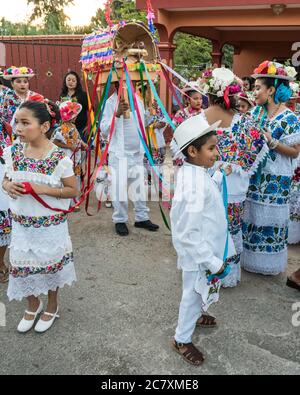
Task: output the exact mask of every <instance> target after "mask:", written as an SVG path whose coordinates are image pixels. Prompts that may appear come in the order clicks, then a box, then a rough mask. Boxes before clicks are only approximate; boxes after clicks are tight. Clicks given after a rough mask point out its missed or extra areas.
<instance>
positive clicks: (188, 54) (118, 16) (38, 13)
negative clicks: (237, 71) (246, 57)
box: [0, 0, 233, 78]
mask: <svg viewBox="0 0 300 395" xmlns="http://www.w3.org/2000/svg"><path fill="white" fill-rule="evenodd" d="M83 1H84V0H83ZM27 2H28V4H31V5H33V12H32V15H31V17H30V21H33V20H41V25H39V26H32V25H31V24H30V23H28V24H26V23H11V22H9V21H7V20H5V19H4V18H2V19H0V34H2V35H35V34H62V33H65V34H66V33H69V34H72V33H73V34H86V33H90V32H91V31H92V30H94V29H95V28H98V27H102V28H105V27H107V22H106V20H105V10H104V9H101V8H99V9H98V10H97V12H96V14H95V16H94V17H92V19H91V23H90V25H88V26H77V27H70V26H69V25H68V23H67V22H68V17H67V16H66V15H65V13H64V7H65V6H68V5H72V4H73V0H45V1H42V0H27ZM111 19H112V21H115V22H117V21H120V20H126V21H129V20H139V21H143V22H144V23H145V24H147V18H146V12H143V11H137V10H136V6H135V1H134V0H114V1H113V2H112V5H111ZM174 43H175V44H176V46H177V48H176V50H175V54H174V64H175V69H176V70H177V71H178V72H179V73H180V74H182V75H183V76H185V77H186V78H198V77H199V75H200V71H201V70H203V69H204V68H205V67H206V66H207V65H208V64H210V62H211V52H212V44H211V42H210V41H209V40H207V39H205V38H201V37H196V36H192V35H189V34H186V33H181V32H179V33H177V34H176V35H175V39H174ZM223 53H224V56H223V64H224V65H226V67H231V66H232V63H233V47H232V46H230V45H225V46H224V47H223Z"/></svg>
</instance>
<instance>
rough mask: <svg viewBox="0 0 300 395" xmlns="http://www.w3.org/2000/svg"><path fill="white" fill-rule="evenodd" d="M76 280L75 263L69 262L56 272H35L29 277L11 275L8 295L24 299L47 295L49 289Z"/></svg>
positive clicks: (53, 289) (16, 298)
mask: <svg viewBox="0 0 300 395" xmlns="http://www.w3.org/2000/svg"><path fill="white" fill-rule="evenodd" d="M74 281H76V273H75V268H74V264H73V263H72V262H70V263H68V264H67V265H66V266H65V267H64V268H63V269H62V270H60V271H58V272H56V273H54V274H34V275H29V276H27V277H17V278H14V277H12V276H9V283H8V290H7V296H8V299H9V300H10V301H11V300H22V299H23V298H27V297H28V296H31V295H33V296H35V297H37V296H39V295H42V294H44V295H47V294H48V291H55V290H56V289H57V288H63V287H64V285H66V284H67V285H70V286H71V285H72V283H73V282H74Z"/></svg>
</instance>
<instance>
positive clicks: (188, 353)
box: [174, 339, 204, 363]
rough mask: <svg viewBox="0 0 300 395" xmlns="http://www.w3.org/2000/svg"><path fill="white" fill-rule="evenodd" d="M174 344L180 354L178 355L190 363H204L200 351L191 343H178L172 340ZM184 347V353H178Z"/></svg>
mask: <svg viewBox="0 0 300 395" xmlns="http://www.w3.org/2000/svg"><path fill="white" fill-rule="evenodd" d="M174 344H175V347H176V348H177V350H178V351H179V352H180V354H181V355H182V356H183V357H185V358H186V359H188V360H189V361H191V362H192V363H196V362H203V361H204V356H203V354H202V352H201V351H200V350H198V348H197V347H196V346H195V345H194V344H193V343H178V342H177V341H176V340H175V339H174ZM183 347H185V348H186V350H185V351H183V352H182V351H180V349H181V348H183Z"/></svg>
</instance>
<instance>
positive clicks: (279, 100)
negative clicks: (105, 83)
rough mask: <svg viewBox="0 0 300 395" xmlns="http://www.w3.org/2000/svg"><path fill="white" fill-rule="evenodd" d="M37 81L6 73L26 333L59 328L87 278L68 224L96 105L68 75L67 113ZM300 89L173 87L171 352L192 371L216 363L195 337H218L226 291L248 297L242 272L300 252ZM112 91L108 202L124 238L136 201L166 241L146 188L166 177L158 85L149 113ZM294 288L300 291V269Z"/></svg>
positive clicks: (1, 109) (8, 180)
mask: <svg viewBox="0 0 300 395" xmlns="http://www.w3.org/2000/svg"><path fill="white" fill-rule="evenodd" d="M33 77H34V72H33V70H31V69H30V68H27V67H19V68H16V67H11V68H9V69H7V70H5V71H4V72H3V73H2V77H1V78H2V79H3V84H2V85H1V93H0V143H1V147H0V157H1V161H0V162H1V163H0V171H1V181H2V189H1V190H0V204H1V207H0V212H1V221H0V246H1V247H0V282H1V283H5V282H7V281H8V290H7V294H8V298H9V300H14V299H15V300H22V299H23V298H27V302H28V308H27V310H26V311H25V314H24V316H23V318H22V320H21V321H20V323H19V325H18V331H19V332H22V333H25V332H28V331H29V330H30V329H31V328H32V327H33V326H34V328H35V331H36V332H45V331H46V330H48V329H49V328H50V327H51V326H52V324H53V322H54V321H55V319H56V318H57V317H58V312H59V307H58V290H59V288H62V287H63V286H64V285H65V284H69V285H71V284H72V283H73V282H74V281H75V280H76V274H75V268H74V262H73V253H72V243H71V239H70V236H69V231H68V224H67V214H68V212H70V211H72V210H73V208H71V209H70V206H72V205H74V202H75V204H76V202H77V201H78V199H80V194H81V192H82V188H81V182H82V172H83V167H82V164H83V159H84V157H85V155H84V152H85V151H86V150H87V148H88V145H87V143H88V142H89V141H88V136H89V130H87V129H88V124H89V123H88V100H87V94H86V93H85V92H84V91H83V89H82V87H81V82H80V78H79V76H78V75H77V74H76V73H75V72H73V71H70V72H68V73H67V74H66V76H65V77H64V80H63V88H62V91H61V94H60V96H59V98H58V101H57V102H56V103H54V102H52V101H51V100H48V99H46V98H44V97H43V96H42V95H41V94H40V93H36V92H32V91H31V90H30V88H29V83H30V79H31V78H33ZM295 77H296V71H295V70H294V69H293V68H292V67H288V66H284V65H281V64H279V63H276V62H272V61H265V62H263V63H261V64H260V65H259V66H258V67H257V68H256V69H255V71H254V73H253V75H252V77H245V78H243V79H240V78H238V77H237V76H236V75H234V73H233V72H232V71H231V70H229V69H225V68H217V67H216V68H212V69H208V70H205V71H204V72H203V73H202V75H201V77H200V78H199V80H197V81H193V82H190V83H188V84H187V85H186V86H181V83H180V80H179V79H175V78H174V80H173V88H174V92H175V94H176V97H174V95H173V100H172V112H173V114H172V115H171V117H172V123H173V125H175V127H176V130H175V132H174V136H173V139H172V141H171V144H170V148H171V155H172V159H173V165H174V168H175V169H176V185H175V191H174V196H173V199H172V202H171V212H170V217H171V231H172V240H173V244H174V247H175V249H176V252H177V254H178V268H179V269H181V270H182V284H183V285H182V286H183V293H182V300H181V303H180V308H179V318H178V326H177V328H176V332H175V336H174V340H173V341H172V347H173V348H174V350H175V351H176V352H178V353H179V354H180V355H181V356H182V357H183V358H184V359H185V360H186V361H187V362H189V363H191V364H194V365H201V364H202V363H203V361H204V354H203V353H202V352H201V351H200V350H199V349H198V348H197V347H196V346H195V345H194V344H193V343H192V335H193V332H194V330H195V327H196V326H201V327H215V326H216V325H217V321H216V318H215V317H213V316H211V315H209V314H208V313H207V310H208V308H209V306H210V305H211V303H213V302H216V301H217V300H218V298H219V290H220V287H221V286H222V287H224V288H226V287H235V286H237V285H238V284H239V283H240V282H241V281H242V278H241V268H243V269H244V270H247V271H249V272H253V273H258V274H263V275H278V274H280V273H283V272H285V270H286V267H287V260H288V249H287V246H288V242H290V243H298V242H299V241H300V197H299V196H300V161H299V153H300V118H299V114H297V113H295V110H296V107H295V106H294V102H295V101H296V100H297V99H298V95H294V96H293V89H292V88H293V85H292V84H293V83H292V81H293V80H294V79H295ZM4 81H9V82H10V86H7V83H6V82H5V84H4ZM294 84H295V83H294ZM113 88H114V91H113V92H112V94H111V96H110V97H109V98H108V99H107V101H106V103H105V108H104V111H103V114H101V119H100V122H99V128H100V131H101V141H102V148H103V147H105V146H106V145H107V144H108V147H107V148H108V161H107V162H106V164H105V167H103V168H102V169H100V171H99V174H98V175H97V181H98V184H96V187H95V190H96V194H97V197H98V198H99V199H100V198H102V197H103V194H104V193H105V194H106V195H107V200H108V201H110V200H111V202H112V208H113V214H112V220H113V223H114V224H115V231H116V233H117V234H118V235H119V236H124V237H125V236H127V235H128V234H129V232H130V229H129V227H128V201H129V199H131V200H132V201H133V203H134V213H135V223H134V226H135V227H137V228H143V229H146V230H148V231H151V232H155V231H158V230H159V226H158V225H156V224H154V223H153V222H151V220H150V211H149V208H148V206H147V203H146V202H147V189H146V184H147V181H148V182H149V183H151V182H152V181H153V180H152V179H151V177H152V176H153V171H152V170H153V168H155V169H156V170H155V172H154V173H155V174H156V176H157V177H158V178H162V171H161V166H162V164H163V163H164V160H165V157H166V152H167V151H166V142H165V139H164V131H165V129H166V128H167V126H168V116H166V113H165V110H164V109H162V108H160V106H159V103H157V102H156V101H153V100H152V101H151V100H150V101H149V100H147V97H146V96H147V95H146V93H145V92H146V91H147V90H149V89H150V88H149V86H144V87H143V86H141V85H137V86H136V91H135V92H134V93H133V96H134V98H132V99H133V100H132V101H134V102H135V103H136V111H132V110H133V109H132V107H130V105H129V103H128V101H127V100H125V99H124V97H123V96H122V95H120V93H121V92H120V84H119V83H114V86H113ZM121 88H122V87H121ZM148 96H149V97H151V95H148ZM120 97H121V98H120ZM291 106H292V107H293V110H294V111H293V110H292V109H291V108H290V107H291ZM90 148H91V147H90ZM145 169H146V170H145ZM145 174H147V176H146V177H145ZM145 178H146V180H147V181H146V182H145ZM105 183H106V184H107V185H106V188H104V186H103V185H104V184H105ZM108 184H109V187H108ZM160 186H161V183H160ZM77 207H78V205H77ZM7 246H10V254H9V267H8V266H7V265H6V264H5V263H4V255H5V252H6V248H7ZM287 285H288V286H290V287H292V288H295V289H297V290H300V270H298V271H297V272H295V273H294V274H292V275H291V276H289V278H288V280H287ZM43 294H45V295H48V303H47V306H46V307H45V308H44V307H43V303H42V301H41V299H40V295H43ZM38 317H39V320H38V322H37V323H36V320H37V318H38Z"/></svg>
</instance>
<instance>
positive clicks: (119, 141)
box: [100, 92, 145, 158]
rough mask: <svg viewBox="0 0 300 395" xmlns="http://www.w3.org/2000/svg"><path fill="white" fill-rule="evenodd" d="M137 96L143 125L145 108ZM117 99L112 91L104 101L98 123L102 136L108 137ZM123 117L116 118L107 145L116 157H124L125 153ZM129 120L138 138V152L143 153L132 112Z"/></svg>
mask: <svg viewBox="0 0 300 395" xmlns="http://www.w3.org/2000/svg"><path fill="white" fill-rule="evenodd" d="M136 98H137V103H138V107H139V110H140V114H141V118H142V122H143V125H144V126H145V108H144V104H143V102H142V100H141V99H140V98H139V97H138V96H137V95H136ZM117 101H118V95H117V93H116V92H114V93H113V94H112V95H111V96H110V97H109V99H108V100H107V102H106V105H105V110H104V113H103V117H102V121H101V124H100V129H101V133H102V135H103V137H104V138H106V139H107V138H108V135H109V132H110V127H111V122H112V119H113V114H114V111H115V108H116V106H117ZM123 119H124V117H123V116H121V117H120V118H116V123H115V131H114V134H113V137H112V140H111V143H110V146H109V152H112V153H114V154H115V155H116V156H117V157H118V158H124V157H125V156H126V155H127V153H126V151H125V140H124V137H125V136H124V124H123ZM130 120H131V122H132V127H133V128H135V129H136V138H137V139H138V140H139V143H140V151H139V153H140V154H141V155H143V154H144V153H145V150H144V147H143V145H142V143H141V141H140V138H139V135H138V130H137V125H136V122H135V119H134V117H133V114H132V113H130Z"/></svg>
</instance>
